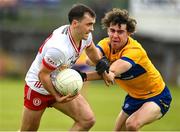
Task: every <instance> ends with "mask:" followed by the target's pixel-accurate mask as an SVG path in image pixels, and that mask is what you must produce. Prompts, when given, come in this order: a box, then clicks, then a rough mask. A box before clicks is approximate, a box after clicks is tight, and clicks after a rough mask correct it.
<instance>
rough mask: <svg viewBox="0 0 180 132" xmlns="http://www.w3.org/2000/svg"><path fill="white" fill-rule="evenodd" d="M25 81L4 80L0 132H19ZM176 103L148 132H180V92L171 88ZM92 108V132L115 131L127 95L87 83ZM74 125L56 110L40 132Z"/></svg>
mask: <svg viewBox="0 0 180 132" xmlns="http://www.w3.org/2000/svg"><path fill="white" fill-rule="evenodd" d="M23 87H24V81H23V80H12V79H1V80H0V131H17V130H18V129H19V126H20V120H21V113H22V108H23V92H24V91H23ZM170 90H171V93H172V96H173V101H172V104H171V108H170V111H169V112H168V113H167V114H166V115H165V116H164V117H163V118H162V119H161V120H158V121H156V122H154V123H152V124H149V125H147V126H145V127H144V128H143V129H142V130H144V131H147V130H148V131H179V130H180V125H178V122H180V117H179V116H178V115H179V114H178V112H179V110H180V103H179V100H180V88H178V87H174V86H171V87H170ZM81 92H82V94H83V95H84V96H85V98H86V99H87V100H88V102H89V104H90V105H91V107H92V109H93V111H94V113H95V116H96V124H95V125H94V127H93V128H92V129H91V130H92V131H112V130H113V127H114V122H115V119H116V116H117V115H118V113H119V111H120V110H121V106H122V103H123V100H124V97H125V95H126V93H125V92H124V91H123V90H122V89H121V88H119V87H118V86H116V85H115V86H113V87H106V86H105V84H104V83H103V82H102V81H93V82H87V83H86V84H85V87H84V88H83V90H82V91H81ZM72 124H73V121H72V120H71V119H70V118H69V117H67V116H65V115H64V114H62V113H61V112H59V111H57V110H55V109H53V108H52V109H51V108H49V109H47V110H46V111H45V113H44V115H43V117H42V121H41V124H40V128H39V131H55V130H56V131H57V130H59V131H66V130H68V129H69V128H70V126H71V125H72Z"/></svg>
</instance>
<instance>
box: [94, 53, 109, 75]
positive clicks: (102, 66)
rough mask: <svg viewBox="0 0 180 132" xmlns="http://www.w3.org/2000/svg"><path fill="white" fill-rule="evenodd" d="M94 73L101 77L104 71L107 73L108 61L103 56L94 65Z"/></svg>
mask: <svg viewBox="0 0 180 132" xmlns="http://www.w3.org/2000/svg"><path fill="white" fill-rule="evenodd" d="M96 71H97V73H98V74H99V75H102V74H103V73H104V72H105V71H106V72H107V73H109V61H108V59H107V58H106V57H105V56H103V57H102V58H101V59H100V60H99V61H98V63H97V64H96Z"/></svg>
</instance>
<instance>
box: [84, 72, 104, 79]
mask: <svg viewBox="0 0 180 132" xmlns="http://www.w3.org/2000/svg"><path fill="white" fill-rule="evenodd" d="M86 74H87V81H92V80H100V79H102V77H101V76H100V75H99V74H98V73H97V72H96V71H93V72H86Z"/></svg>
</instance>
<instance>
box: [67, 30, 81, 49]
mask: <svg viewBox="0 0 180 132" xmlns="http://www.w3.org/2000/svg"><path fill="white" fill-rule="evenodd" d="M70 32H71V36H72V38H73V41H74V42H75V45H76V46H77V47H79V46H80V43H81V40H82V39H81V38H80V36H79V35H78V33H77V32H76V31H75V30H73V28H71V27H70Z"/></svg>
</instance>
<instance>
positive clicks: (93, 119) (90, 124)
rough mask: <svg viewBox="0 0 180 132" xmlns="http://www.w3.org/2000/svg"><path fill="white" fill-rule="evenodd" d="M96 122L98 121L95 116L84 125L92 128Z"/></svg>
mask: <svg viewBox="0 0 180 132" xmlns="http://www.w3.org/2000/svg"><path fill="white" fill-rule="evenodd" d="M95 122H96V119H95V117H94V116H92V117H89V118H88V119H87V120H86V121H85V122H84V125H85V127H86V128H91V127H92V126H93V125H94V124H95Z"/></svg>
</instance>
